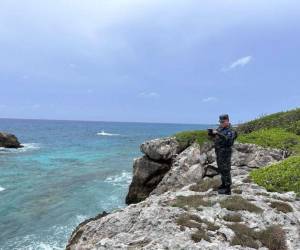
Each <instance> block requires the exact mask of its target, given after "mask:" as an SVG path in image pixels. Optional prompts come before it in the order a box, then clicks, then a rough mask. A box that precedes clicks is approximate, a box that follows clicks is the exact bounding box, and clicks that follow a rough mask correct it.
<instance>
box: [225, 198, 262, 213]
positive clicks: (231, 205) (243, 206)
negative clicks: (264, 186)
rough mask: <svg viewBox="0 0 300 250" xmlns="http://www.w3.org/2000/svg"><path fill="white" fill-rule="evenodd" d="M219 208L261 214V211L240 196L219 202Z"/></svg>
mask: <svg viewBox="0 0 300 250" xmlns="http://www.w3.org/2000/svg"><path fill="white" fill-rule="evenodd" d="M220 205H221V207H223V208H226V209H228V210H231V211H237V210H247V211H249V212H254V213H261V212H262V209H261V208H260V207H257V206H255V205H254V204H253V203H251V202H249V201H247V200H245V199H244V198H242V197H241V196H237V195H235V196H231V197H229V198H227V199H225V200H222V201H221V202H220Z"/></svg>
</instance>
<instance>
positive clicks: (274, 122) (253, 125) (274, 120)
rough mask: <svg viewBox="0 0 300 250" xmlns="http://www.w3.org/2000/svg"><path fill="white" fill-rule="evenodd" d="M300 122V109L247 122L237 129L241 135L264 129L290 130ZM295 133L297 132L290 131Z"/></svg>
mask: <svg viewBox="0 0 300 250" xmlns="http://www.w3.org/2000/svg"><path fill="white" fill-rule="evenodd" d="M299 120H300V108H297V109H293V110H289V111H286V112H278V113H274V114H271V115H265V116H261V117H259V118H257V119H255V120H252V121H249V122H245V123H243V124H241V125H239V126H238V127H237V130H238V132H239V133H251V132H253V131H256V130H259V129H262V128H275V127H277V128H279V127H280V128H284V129H289V128H290V127H291V125H292V124H293V123H297V122H298V121H299ZM290 131H291V132H293V133H295V132H296V131H297V130H294V129H292V130H290Z"/></svg>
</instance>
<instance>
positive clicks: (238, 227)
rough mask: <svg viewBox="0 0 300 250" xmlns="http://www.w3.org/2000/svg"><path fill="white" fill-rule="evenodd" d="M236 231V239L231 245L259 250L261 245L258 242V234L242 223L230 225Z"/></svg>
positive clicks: (234, 238)
mask: <svg viewBox="0 0 300 250" xmlns="http://www.w3.org/2000/svg"><path fill="white" fill-rule="evenodd" d="M228 227H229V228H230V229H231V230H232V231H234V234H235V235H234V237H233V239H232V240H231V242H230V243H231V245H233V246H234V245H240V246H242V247H251V248H255V249H258V247H259V245H258V243H257V241H256V232H255V231H254V230H253V229H252V228H249V227H248V226H246V225H244V224H240V223H234V224H231V225H228Z"/></svg>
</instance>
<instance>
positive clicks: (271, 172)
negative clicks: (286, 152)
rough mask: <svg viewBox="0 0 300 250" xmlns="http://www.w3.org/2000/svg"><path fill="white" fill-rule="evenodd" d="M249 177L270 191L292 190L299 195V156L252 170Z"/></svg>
mask: <svg viewBox="0 0 300 250" xmlns="http://www.w3.org/2000/svg"><path fill="white" fill-rule="evenodd" d="M250 176H251V178H252V179H253V181H254V182H256V183H257V184H258V185H260V186H263V187H265V188H266V189H267V190H268V191H270V192H288V191H294V192H295V193H296V194H297V195H298V196H299V195H300V156H291V157H289V158H287V159H285V160H283V161H281V162H279V163H275V164H273V165H270V166H267V167H264V168H260V169H256V170H253V171H252V172H251V173H250Z"/></svg>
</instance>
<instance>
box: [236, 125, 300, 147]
mask: <svg viewBox="0 0 300 250" xmlns="http://www.w3.org/2000/svg"><path fill="white" fill-rule="evenodd" d="M238 141H239V142H242V143H253V144H257V145H260V146H263V147H270V148H280V149H283V150H287V151H288V152H290V153H292V152H294V153H298V152H300V136H298V135H296V134H294V133H291V132H288V131H286V130H284V129H281V128H271V129H260V130H257V131H253V132H251V133H249V134H240V135H239V137H238Z"/></svg>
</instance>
